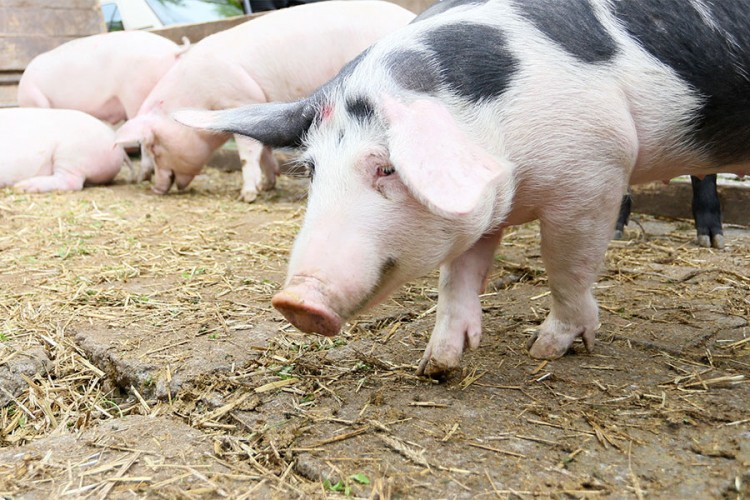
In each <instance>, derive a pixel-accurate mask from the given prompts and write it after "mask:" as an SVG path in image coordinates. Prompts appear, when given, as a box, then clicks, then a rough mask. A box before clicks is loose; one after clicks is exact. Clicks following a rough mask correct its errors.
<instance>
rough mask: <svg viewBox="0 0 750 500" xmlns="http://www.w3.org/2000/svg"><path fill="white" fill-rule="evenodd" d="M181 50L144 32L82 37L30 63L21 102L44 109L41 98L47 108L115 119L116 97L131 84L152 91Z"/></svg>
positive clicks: (24, 80) (21, 82)
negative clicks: (171, 60)
mask: <svg viewBox="0 0 750 500" xmlns="http://www.w3.org/2000/svg"><path fill="white" fill-rule="evenodd" d="M177 51H178V46H177V44H175V43H174V42H172V41H170V40H168V39H166V38H164V37H161V36H159V35H155V34H153V33H147V32H141V31H122V32H114V33H104V34H100V35H93V36H90V37H85V38H79V39H77V40H73V41H71V42H68V43H65V44H63V45H61V46H59V47H57V48H55V49H53V50H51V51H49V52H45V53H43V54H40V55H39V56H37V57H35V58H34V59H33V60H32V61H31V63H29V65H28V67H27V68H26V70H25V71H24V73H23V75H22V77H21V81H20V82H19V89H18V97H19V103H20V104H21V105H22V106H40V104H39V99H40V98H39V97H38V95H39V94H41V95H42V96H44V99H46V101H47V103H46V105H43V106H42V107H52V108H65V109H77V110H80V111H85V112H87V113H89V114H92V115H95V116H97V117H99V118H102V119H109V117H108V116H106V115H108V114H109V113H108V109H107V108H111V106H112V102H111V101H112V99H113V98H119V97H120V96H121V94H122V93H123V89H124V88H126V87H128V86H130V87H131V88H140V87H143V86H148V87H149V89H148V90H150V87H152V86H153V85H155V83H156V81H157V80H158V78H159V77H160V76H161V75H163V74H164V73H165V72H166V71H167V70H168V69H169V66H170V65H167V64H166V62H167V61H168V60H169V58H170V57H172V58H173V57H174V54H175V53H176V52H177ZM146 92H147V91H146ZM144 96H145V93H144Z"/></svg>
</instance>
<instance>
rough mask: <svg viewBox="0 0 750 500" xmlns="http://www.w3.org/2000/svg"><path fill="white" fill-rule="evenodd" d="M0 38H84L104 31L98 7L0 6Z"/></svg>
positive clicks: (102, 18)
mask: <svg viewBox="0 0 750 500" xmlns="http://www.w3.org/2000/svg"><path fill="white" fill-rule="evenodd" d="M0 10H1V12H0V39H2V38H4V37H7V36H13V35H32V36H86V35H93V34H94V33H101V32H102V31H104V17H103V16H102V13H101V11H100V10H99V9H98V7H97V8H91V7H89V8H85V9H39V8H17V9H11V8H7V7H0Z"/></svg>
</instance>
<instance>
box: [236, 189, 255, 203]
mask: <svg viewBox="0 0 750 500" xmlns="http://www.w3.org/2000/svg"><path fill="white" fill-rule="evenodd" d="M257 199H258V193H257V191H244V190H243V191H242V192H241V193H240V201H244V202H245V203H252V202H254V201H255V200H257Z"/></svg>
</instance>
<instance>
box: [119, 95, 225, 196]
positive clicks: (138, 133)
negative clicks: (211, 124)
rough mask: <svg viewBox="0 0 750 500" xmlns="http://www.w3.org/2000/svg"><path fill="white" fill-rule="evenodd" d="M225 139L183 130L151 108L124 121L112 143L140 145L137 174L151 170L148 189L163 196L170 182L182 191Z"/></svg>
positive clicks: (167, 116) (223, 135)
mask: <svg viewBox="0 0 750 500" xmlns="http://www.w3.org/2000/svg"><path fill="white" fill-rule="evenodd" d="M227 137H228V136H227V135H226V134H218V135H217V134H209V133H206V132H202V131H199V130H195V129H192V128H188V127H185V126H183V125H181V124H179V123H177V122H175V121H174V120H172V118H171V117H170V116H169V115H168V114H167V113H165V112H164V111H163V110H162V109H161V108H155V109H152V110H150V111H148V112H146V113H139V114H138V115H137V116H135V117H134V118H132V119H130V120H128V121H127V122H125V124H124V125H123V126H122V127H120V129H119V130H118V131H117V136H116V142H117V143H118V144H134V143H140V145H141V171H142V172H143V171H147V172H150V171H153V172H154V186H153V187H152V190H153V191H154V192H155V193H157V194H166V193H167V192H168V191H169V189H170V188H171V187H172V184H173V183H176V184H177V188H178V189H184V188H186V187H187V186H188V185H189V184H190V182H191V181H192V180H193V178H194V177H195V176H196V175H198V173H199V172H200V170H201V168H203V165H205V163H206V161H208V159H209V158H210V156H211V153H212V152H213V151H214V150H215V149H216V148H218V147H219V146H220V145H221V144H222V143H223V142H224V141H226V139H227Z"/></svg>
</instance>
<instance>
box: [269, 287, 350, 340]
mask: <svg viewBox="0 0 750 500" xmlns="http://www.w3.org/2000/svg"><path fill="white" fill-rule="evenodd" d="M271 304H273V307H275V308H276V309H277V310H278V311H279V312H280V313H281V314H283V315H284V317H285V318H286V319H287V320H288V321H289V322H290V323H291V324H293V325H294V326H296V327H297V328H298V329H299V330H300V331H302V332H305V333H319V334H321V335H325V336H326V337H332V336H334V335H336V334H337V333H339V330H341V324H342V323H343V321H342V320H341V317H340V316H339V315H338V314H336V313H335V312H334V311H333V310H331V308H329V307H327V306H325V305H323V304H320V303H316V301H314V300H310V299H306V298H304V297H302V296H300V295H299V294H297V293H296V292H294V291H292V290H282V291H281V292H279V293H277V294H276V295H274V296H273V299H271Z"/></svg>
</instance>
